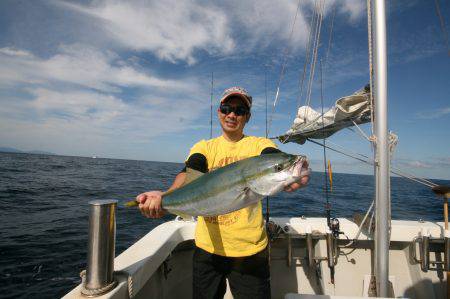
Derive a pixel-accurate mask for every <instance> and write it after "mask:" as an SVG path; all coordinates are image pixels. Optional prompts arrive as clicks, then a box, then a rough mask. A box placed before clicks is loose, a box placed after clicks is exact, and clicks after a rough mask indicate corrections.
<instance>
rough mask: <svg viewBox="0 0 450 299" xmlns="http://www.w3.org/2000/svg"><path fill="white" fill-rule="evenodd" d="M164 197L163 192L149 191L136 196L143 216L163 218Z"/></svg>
mask: <svg viewBox="0 0 450 299" xmlns="http://www.w3.org/2000/svg"><path fill="white" fill-rule="evenodd" d="M162 195H163V192H161V191H149V192H145V193H141V194H139V195H138V196H136V201H137V202H138V204H139V210H141V213H142V215H144V216H145V217H147V218H161V217H162V216H164V211H163V209H162V207H161V202H162Z"/></svg>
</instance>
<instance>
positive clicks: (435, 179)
mask: <svg viewBox="0 0 450 299" xmlns="http://www.w3.org/2000/svg"><path fill="white" fill-rule="evenodd" d="M0 154H26V155H47V156H58V157H74V158H85V159H108V160H122V161H141V162H152V163H169V164H179V165H182V164H184V163H182V162H167V161H152V160H135V159H124V158H108V157H98V156H96V157H95V158H93V157H88V156H70V155H60V154H55V153H50V152H44V151H33V152H31V151H30V152H26V151H20V150H17V151H4V150H3V148H0ZM313 172H314V173H317V174H319V175H322V174H323V171H313ZM334 174H343V175H362V176H373V175H371V174H364V173H345V172H334ZM391 178H400V176H397V175H391ZM427 179H429V180H434V181H450V179H442V178H427Z"/></svg>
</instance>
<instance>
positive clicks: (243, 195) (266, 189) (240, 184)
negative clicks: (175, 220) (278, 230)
mask: <svg viewBox="0 0 450 299" xmlns="http://www.w3.org/2000/svg"><path fill="white" fill-rule="evenodd" d="M306 162H307V158H306V157H305V156H297V155H289V154H285V153H274V154H266V155H260V156H256V157H251V158H247V159H243V160H240V161H237V162H235V163H231V164H229V165H227V166H224V167H221V168H218V169H217V170H214V171H211V172H208V173H205V174H203V173H201V172H198V171H195V170H192V169H188V171H187V174H186V180H187V183H185V184H184V185H183V186H182V187H180V188H178V189H175V190H173V191H169V192H166V193H164V194H163V201H162V208H163V209H164V210H165V211H167V212H169V213H172V214H176V215H182V216H217V215H223V214H227V213H230V212H233V211H236V210H239V209H242V208H244V207H246V206H249V205H252V204H254V203H256V202H258V201H259V200H261V199H262V198H263V197H265V196H273V195H275V194H277V193H278V192H280V191H281V190H283V189H284V188H285V187H286V186H288V185H290V184H292V183H293V182H296V181H299V180H300V179H301V178H302V177H303V176H305V175H308V174H309V171H310V170H309V169H308V168H307V166H306V165H307V163H306ZM305 166H306V167H305ZM136 205H138V203H137V202H136V201H130V202H127V203H126V204H125V206H128V207H131V206H136Z"/></svg>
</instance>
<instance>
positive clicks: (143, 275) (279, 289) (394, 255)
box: [64, 218, 446, 299]
mask: <svg viewBox="0 0 450 299" xmlns="http://www.w3.org/2000/svg"><path fill="white" fill-rule="evenodd" d="M272 220H273V221H274V222H275V223H277V224H278V225H280V226H281V227H283V228H285V230H286V231H287V233H283V234H281V235H280V236H279V237H278V238H276V239H275V240H274V241H273V242H272V243H271V262H270V265H271V288H272V298H311V297H308V296H306V295H308V294H309V295H328V296H347V297H336V298H353V297H361V296H362V297H368V294H369V288H370V287H369V284H370V278H371V275H372V274H373V273H374V271H373V264H374V257H373V240H372V237H371V236H367V235H365V234H364V233H362V234H360V236H359V237H358V240H357V241H355V242H354V243H353V245H352V247H350V248H345V249H341V252H342V253H341V254H340V255H339V257H338V260H337V264H336V267H335V283H334V284H332V283H331V279H330V278H331V276H330V270H329V268H328V265H327V260H326V259H323V260H321V261H319V262H318V263H317V265H318V266H317V267H310V266H309V265H308V258H307V257H308V251H307V246H306V241H305V238H304V235H305V233H307V232H312V233H313V235H314V234H317V235H320V234H325V233H326V232H327V231H328V227H327V224H326V219H325V218H274V219H272ZM339 220H340V224H341V230H342V231H343V232H345V235H346V236H347V237H348V238H349V239H353V238H354V237H355V236H356V234H357V231H358V226H357V225H356V224H355V223H353V222H351V221H349V220H346V219H339ZM194 230H195V222H191V221H170V222H166V223H164V224H162V225H160V226H158V227H156V228H155V229H154V230H152V231H151V232H149V233H148V234H147V235H146V236H144V237H143V238H142V239H140V240H139V241H138V242H136V243H135V244H134V245H132V246H131V247H130V248H128V249H127V250H125V251H124V252H123V253H121V254H120V255H119V256H117V257H116V258H115V261H114V267H115V277H116V279H117V280H118V285H117V287H116V288H115V289H114V290H112V291H110V292H109V293H107V294H105V295H103V296H101V297H99V298H128V297H130V298H189V297H191V294H192V287H191V285H192V254H193V248H194V243H193V238H194ZM424 232H425V233H427V234H430V235H431V237H434V238H439V237H442V236H443V234H444V229H443V223H436V222H418V221H396V220H394V221H392V229H391V245H390V252H389V273H390V277H389V278H390V282H391V285H392V292H393V294H392V295H393V296H394V297H406V298H430V299H433V298H446V275H445V272H444V271H442V270H440V271H428V272H423V271H422V270H421V268H420V264H419V263H417V262H416V261H414V259H413V258H412V251H413V248H414V249H416V248H415V247H416V245H414V246H412V245H411V244H412V240H413V239H414V238H415V237H418V236H419V235H421V234H423V233H424ZM345 243H348V241H347V239H346V237H344V236H340V241H339V244H340V245H344V244H345ZM289 244H291V246H290V247H291V251H289V249H288V248H289ZM313 247H314V256H315V257H316V258H318V257H325V258H326V256H327V246H326V241H325V240H324V239H323V238H322V239H315V240H314V246H313ZM289 252H290V254H289ZM289 255H290V256H291V259H289ZM430 258H431V260H443V254H442V253H434V252H431V253H430ZM289 260H290V265H289ZM80 288H81V285H80V286H78V287H77V288H75V289H73V290H72V291H71V292H70V293H68V294H67V295H66V296H65V297H64V298H83V297H82V296H81V293H80ZM296 294H304V295H305V296H306V297H305V296H303V297H299V296H297V295H296ZM296 296H297V297H296ZM348 296H353V297H348ZM225 297H226V298H232V296H231V294H230V292H229V291H227V294H226V296H225ZM316 298H323V297H320V296H319V297H316ZM326 298H330V297H326ZM333 298H334V297H333Z"/></svg>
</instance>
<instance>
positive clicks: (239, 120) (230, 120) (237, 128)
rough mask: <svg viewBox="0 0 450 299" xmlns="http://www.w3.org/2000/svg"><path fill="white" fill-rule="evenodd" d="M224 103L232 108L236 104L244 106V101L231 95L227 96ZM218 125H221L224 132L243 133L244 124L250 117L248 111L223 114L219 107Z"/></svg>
mask: <svg viewBox="0 0 450 299" xmlns="http://www.w3.org/2000/svg"><path fill="white" fill-rule="evenodd" d="M224 104H226V105H228V106H231V107H233V108H236V107H238V106H244V107H247V105H245V103H244V101H243V100H242V99H241V98H240V97H232V98H229V99H228V100H227V101H225V102H224ZM217 114H218V117H219V121H220V125H221V126H222V130H223V131H224V132H226V133H231V134H235V133H243V131H244V127H245V124H246V122H247V120H248V119H249V118H250V113H248V114H246V115H236V113H235V112H231V113H228V114H224V113H222V112H221V111H220V109H219V110H218V112H217Z"/></svg>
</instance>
